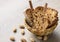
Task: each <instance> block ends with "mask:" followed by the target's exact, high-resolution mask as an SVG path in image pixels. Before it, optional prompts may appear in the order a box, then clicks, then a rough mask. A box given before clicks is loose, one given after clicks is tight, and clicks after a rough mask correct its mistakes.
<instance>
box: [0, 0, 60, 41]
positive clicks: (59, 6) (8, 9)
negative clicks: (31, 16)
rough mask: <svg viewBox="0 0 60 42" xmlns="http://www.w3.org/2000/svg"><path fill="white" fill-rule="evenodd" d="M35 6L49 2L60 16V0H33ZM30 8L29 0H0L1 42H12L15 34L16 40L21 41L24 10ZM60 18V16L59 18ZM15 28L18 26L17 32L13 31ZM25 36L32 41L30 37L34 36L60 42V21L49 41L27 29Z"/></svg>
mask: <svg viewBox="0 0 60 42" xmlns="http://www.w3.org/2000/svg"><path fill="white" fill-rule="evenodd" d="M32 2H33V6H34V8H35V7H37V6H39V5H42V6H43V5H44V4H45V3H46V2H47V3H48V7H51V8H54V9H56V10H58V12H59V14H58V17H59V16H60V0H32ZM27 8H29V3H28V0H0V42H11V41H10V39H9V38H10V36H14V37H15V39H16V42H20V39H21V38H22V37H23V36H22V35H21V30H20V29H19V26H20V25H22V24H24V10H25V9H27ZM59 20H60V18H59ZM13 28H17V33H16V34H14V33H13ZM25 32H26V35H25V36H24V38H26V39H27V42H30V40H29V38H30V37H33V38H35V40H36V41H37V42H60V21H59V23H58V26H57V27H56V29H55V30H54V32H53V34H52V35H51V36H50V38H49V39H48V40H47V41H41V40H38V39H36V37H35V36H34V35H33V34H32V33H30V32H29V31H28V30H27V29H25Z"/></svg>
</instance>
